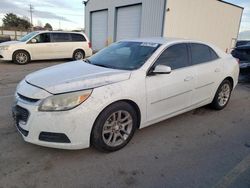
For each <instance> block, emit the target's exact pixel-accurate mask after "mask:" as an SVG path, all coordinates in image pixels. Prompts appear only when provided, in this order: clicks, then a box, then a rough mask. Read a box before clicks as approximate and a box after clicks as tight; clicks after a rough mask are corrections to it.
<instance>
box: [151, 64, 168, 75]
mask: <svg viewBox="0 0 250 188" xmlns="http://www.w3.org/2000/svg"><path fill="white" fill-rule="evenodd" d="M171 71H172V70H171V67H168V66H166V65H157V66H156V67H155V68H154V70H153V72H152V73H153V74H170V73H171Z"/></svg>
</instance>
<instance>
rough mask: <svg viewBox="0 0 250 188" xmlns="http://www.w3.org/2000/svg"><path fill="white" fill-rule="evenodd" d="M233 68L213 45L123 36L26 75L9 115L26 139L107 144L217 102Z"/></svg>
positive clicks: (223, 102)
mask: <svg viewBox="0 0 250 188" xmlns="http://www.w3.org/2000/svg"><path fill="white" fill-rule="evenodd" d="M238 75H239V65H238V62H237V61H236V60H235V59H234V58H233V57H232V56H231V55H229V54H226V53H224V52H223V51H221V50H220V49H218V48H216V47H214V46H213V45H209V44H205V43H202V42H198V41H189V40H180V39H165V38H153V39H137V40H125V41H120V42H117V43H114V44H112V45H111V46H109V47H107V48H105V49H103V50H101V51H100V52H98V53H97V54H95V55H93V56H92V57H90V58H88V59H85V60H84V61H83V60H81V61H75V62H70V63H66V64H61V65H57V66H53V67H50V68H46V69H43V70H40V71H38V72H35V73H32V74H30V75H28V76H26V78H25V79H24V80H22V81H21V82H20V84H19V85H18V86H17V91H16V100H15V104H14V106H13V115H14V118H15V120H16V126H17V128H18V130H19V132H20V133H21V134H22V136H23V138H24V140H25V141H27V142H30V143H33V144H38V145H42V146H47V147H54V148H62V149H83V148H87V147H89V146H94V147H95V148H97V149H99V150H102V151H106V152H111V151H116V150H119V149H121V148H122V147H124V146H125V145H126V144H127V143H128V142H129V141H130V140H131V138H132V137H133V135H134V133H135V131H136V130H137V129H141V128H144V127H147V126H149V125H152V124H155V123H157V122H160V121H162V120H165V119H167V118H170V117H173V116H176V115H179V114H182V113H184V112H187V111H190V110H193V109H195V108H199V107H201V106H204V105H207V104H210V105H211V106H212V107H213V108H214V109H216V110H222V109H223V108H225V107H226V106H227V104H228V102H229V99H230V96H231V92H232V90H233V89H234V88H235V86H236V84H237V82H238Z"/></svg>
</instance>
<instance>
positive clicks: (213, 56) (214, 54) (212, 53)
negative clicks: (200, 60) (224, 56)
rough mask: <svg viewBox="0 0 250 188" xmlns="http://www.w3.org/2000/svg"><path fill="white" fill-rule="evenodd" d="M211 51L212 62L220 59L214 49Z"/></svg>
mask: <svg viewBox="0 0 250 188" xmlns="http://www.w3.org/2000/svg"><path fill="white" fill-rule="evenodd" d="M209 49H210V54H211V60H216V59H219V56H218V55H217V53H216V52H215V51H214V50H213V49H212V48H209Z"/></svg>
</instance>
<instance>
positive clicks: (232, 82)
mask: <svg viewBox="0 0 250 188" xmlns="http://www.w3.org/2000/svg"><path fill="white" fill-rule="evenodd" d="M224 80H228V81H229V82H230V83H231V84H232V88H234V86H235V84H234V79H233V78H232V77H231V76H228V77H226V78H225V79H224ZM224 80H223V81H224ZM223 81H222V82H223Z"/></svg>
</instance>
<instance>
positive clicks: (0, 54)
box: [0, 50, 12, 61]
mask: <svg viewBox="0 0 250 188" xmlns="http://www.w3.org/2000/svg"><path fill="white" fill-rule="evenodd" d="M0 60H2V61H12V53H10V52H9V51H8V50H0Z"/></svg>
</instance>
